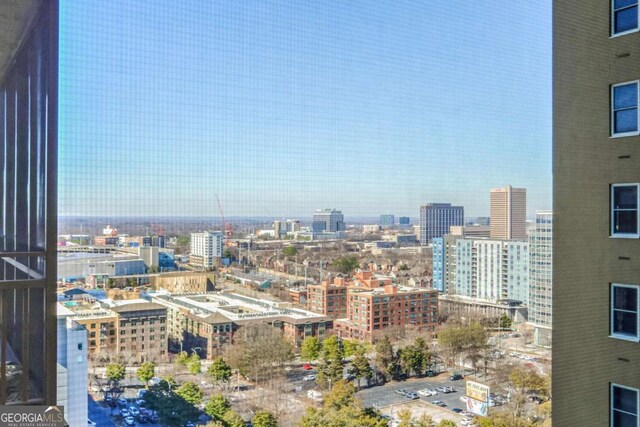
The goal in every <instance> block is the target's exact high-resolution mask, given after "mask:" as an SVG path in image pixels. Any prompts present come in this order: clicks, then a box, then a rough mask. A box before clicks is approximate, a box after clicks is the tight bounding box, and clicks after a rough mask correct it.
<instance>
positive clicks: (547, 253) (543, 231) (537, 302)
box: [529, 211, 553, 347]
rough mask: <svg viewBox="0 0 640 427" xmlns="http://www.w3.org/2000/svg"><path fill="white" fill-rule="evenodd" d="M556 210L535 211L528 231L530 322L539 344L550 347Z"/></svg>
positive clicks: (536, 341) (535, 340)
mask: <svg viewBox="0 0 640 427" xmlns="http://www.w3.org/2000/svg"><path fill="white" fill-rule="evenodd" d="M552 239H553V213H552V212H550V211H540V212H536V223H535V227H533V229H532V233H531V234H530V235H529V322H530V323H532V324H533V326H534V342H535V343H536V345H539V346H544V347H551V324H552V322H551V321H552V301H553V300H552V298H551V296H552V289H553V286H552V283H553V280H552V276H553V263H552V256H553V245H552V242H553V240H552Z"/></svg>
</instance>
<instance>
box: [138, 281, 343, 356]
mask: <svg viewBox="0 0 640 427" xmlns="http://www.w3.org/2000/svg"><path fill="white" fill-rule="evenodd" d="M149 295H150V298H151V301H152V302H154V303H156V304H159V305H161V306H163V307H165V308H166V309H167V318H168V323H169V324H168V328H169V335H170V339H171V348H172V351H182V350H185V351H192V350H193V351H196V352H197V353H198V354H199V355H200V356H201V357H203V358H206V359H213V358H215V357H216V356H219V355H220V354H222V352H223V351H224V348H225V347H226V346H227V345H229V344H232V343H233V337H234V334H235V333H236V332H237V331H238V330H239V329H240V328H241V327H242V326H245V325H248V324H253V323H267V324H270V325H272V326H274V327H277V328H279V329H280V330H282V331H283V334H284V337H285V338H286V339H288V340H289V341H290V342H291V344H292V345H293V346H294V347H296V348H298V347H299V346H300V345H301V344H302V341H303V340H304V338H306V337H308V336H315V337H317V338H324V336H325V334H328V333H329V332H330V331H331V328H332V320H331V319H330V318H329V317H327V316H324V315H322V314H318V313H313V312H311V311H307V310H301V309H298V308H294V307H293V306H292V305H291V304H290V303H283V302H275V301H269V300H262V299H257V298H252V297H248V296H244V295H240V294H236V293H232V292H207V293H198V294H186V295H169V294H167V293H155V294H149Z"/></svg>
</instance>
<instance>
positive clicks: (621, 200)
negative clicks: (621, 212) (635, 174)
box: [613, 185, 638, 209]
mask: <svg viewBox="0 0 640 427" xmlns="http://www.w3.org/2000/svg"><path fill="white" fill-rule="evenodd" d="M613 207H614V209H638V186H637V185H625V186H617V187H614V188H613Z"/></svg>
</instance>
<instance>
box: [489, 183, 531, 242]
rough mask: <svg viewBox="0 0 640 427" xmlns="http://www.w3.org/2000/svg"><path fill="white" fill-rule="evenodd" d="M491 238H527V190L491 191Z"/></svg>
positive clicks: (508, 186)
mask: <svg viewBox="0 0 640 427" xmlns="http://www.w3.org/2000/svg"><path fill="white" fill-rule="evenodd" d="M491 238H492V239H518V240H523V239H526V238H527V190H526V189H524V188H513V187H511V186H510V185H507V186H506V187H504V188H494V189H493V190H491Z"/></svg>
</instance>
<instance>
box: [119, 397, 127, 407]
mask: <svg viewBox="0 0 640 427" xmlns="http://www.w3.org/2000/svg"><path fill="white" fill-rule="evenodd" d="M128 403H129V402H127V399H124V398H122V397H121V398H119V399H118V405H120V406H127V404H128Z"/></svg>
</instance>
